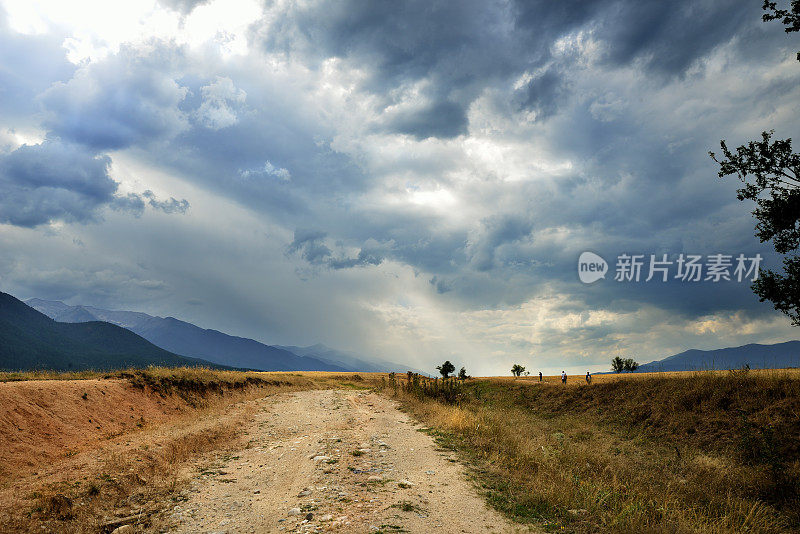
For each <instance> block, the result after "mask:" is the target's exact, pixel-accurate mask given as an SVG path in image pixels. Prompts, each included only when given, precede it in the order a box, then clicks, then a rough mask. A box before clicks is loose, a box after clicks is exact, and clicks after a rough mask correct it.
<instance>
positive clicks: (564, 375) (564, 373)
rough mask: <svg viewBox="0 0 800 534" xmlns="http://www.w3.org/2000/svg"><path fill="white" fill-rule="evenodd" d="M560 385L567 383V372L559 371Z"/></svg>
mask: <svg viewBox="0 0 800 534" xmlns="http://www.w3.org/2000/svg"><path fill="white" fill-rule="evenodd" d="M561 383H562V384H566V383H567V372H566V371H561Z"/></svg>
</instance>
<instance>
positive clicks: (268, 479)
mask: <svg viewBox="0 0 800 534" xmlns="http://www.w3.org/2000/svg"><path fill="white" fill-rule="evenodd" d="M256 402H258V403H260V405H261V406H260V408H261V409H260V410H259V412H258V413H257V415H256V416H255V418H253V419H252V422H251V427H250V428H249V429H248V434H249V437H250V443H249V445H248V447H247V448H245V449H243V450H241V451H239V452H236V453H234V454H232V455H230V456H227V457H226V458H223V459H221V460H220V461H219V462H218V463H217V464H216V465H215V466H214V467H213V468H206V469H205V471H204V472H203V473H202V474H200V475H199V476H198V478H197V479H196V480H194V481H193V482H192V484H191V490H190V491H189V492H188V494H187V496H188V500H187V501H186V502H182V503H179V504H178V505H177V506H175V508H174V510H173V511H172V514H171V516H170V521H171V531H172V532H179V533H196V532H244V533H256V532H327V531H335V532H386V533H388V532H420V533H424V532H442V533H450V532H454V533H459V532H496V533H500V532H522V531H525V532H527V531H528V528H527V527H520V526H517V525H514V524H512V523H510V522H509V521H507V520H506V519H504V518H503V517H502V516H500V515H499V514H498V513H497V512H496V511H494V510H492V509H489V508H488V507H487V505H486V504H485V502H484V501H483V500H482V498H481V497H479V496H478V494H477V493H476V491H475V490H474V488H473V487H472V485H471V483H470V482H469V481H467V479H466V478H465V476H464V472H463V467H462V466H461V465H459V464H458V463H456V462H455V460H454V459H453V458H451V457H450V456H449V454H448V453H447V452H446V451H443V450H441V449H437V447H436V445H435V443H434V441H433V440H432V438H430V437H429V436H428V435H427V434H425V433H423V432H420V431H419V429H420V428H421V427H420V426H419V425H417V424H416V423H415V422H414V421H413V420H411V419H410V417H408V416H407V415H405V414H404V413H402V412H400V411H399V410H398V409H397V408H396V406H395V405H394V403H393V402H392V401H390V400H389V399H386V398H385V397H382V396H379V395H376V394H374V393H368V392H361V391H347V390H326V391H304V392H298V393H294V394H287V395H281V396H280V397H277V398H275V397H273V398H265V399H261V400H259V401H256Z"/></svg>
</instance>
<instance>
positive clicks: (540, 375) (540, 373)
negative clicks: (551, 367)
mask: <svg viewBox="0 0 800 534" xmlns="http://www.w3.org/2000/svg"><path fill="white" fill-rule="evenodd" d="M541 381H542V372H541V371H539V382H541Z"/></svg>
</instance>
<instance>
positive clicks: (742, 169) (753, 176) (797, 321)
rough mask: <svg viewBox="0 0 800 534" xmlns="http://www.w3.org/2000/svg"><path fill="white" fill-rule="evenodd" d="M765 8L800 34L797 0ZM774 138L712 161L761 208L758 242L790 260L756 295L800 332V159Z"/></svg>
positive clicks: (767, 16) (758, 283) (765, 136)
mask: <svg viewBox="0 0 800 534" xmlns="http://www.w3.org/2000/svg"><path fill="white" fill-rule="evenodd" d="M762 8H763V9H764V11H765V13H764V15H763V17H762V19H763V20H764V21H766V22H769V21H772V20H780V21H781V22H783V24H784V25H785V26H786V27H785V28H784V31H786V32H787V33H791V32H796V31H800V0H792V1H791V5H790V9H778V8H777V2H770V1H769V0H765V1H764V4H763V6H762ZM797 60H798V61H800V52H798V53H797ZM774 133H775V132H774V131H772V130H771V131H769V132H762V133H761V140H760V141H750V142H749V143H747V144H745V145H742V146H740V147H738V148H737V149H736V151H735V152H734V151H732V150H730V149H729V148H728V145H727V144H726V143H725V141H724V140H723V141H720V148H721V149H722V156H723V157H722V159H717V156H716V154H714V153H713V152H709V155H710V156H711V158H712V159H713V160H714V161H715V162H717V163H718V164H719V167H720V168H719V173H718V174H719V177H720V178H724V177H726V176H731V175H734V176H736V177H737V178H738V179H739V180H740V181H741V182H742V183H743V184H744V185H743V187H742V188H740V189H739V190H738V191H737V198H738V199H739V200H742V201H744V200H752V201H754V202H755V203H756V208H755V209H754V210H753V216H754V217H755V218H756V220H757V221H758V223H757V224H756V236H757V237H758V238H759V239H760V240H761V242H762V243H764V242H767V241H772V244H773V246H774V247H775V251H776V252H778V253H779V254H783V255H784V258H783V267H784V268H783V272H780V271H773V270H770V269H763V268H760V269H759V274H758V278H757V279H756V280H755V281H754V282H753V285H752V288H753V292H755V294H756V295H758V297H759V300H760V301H761V302H764V301H769V302H771V303H772V304H773V306H775V309H776V310H779V311H781V312H783V313H784V314H786V315H787V316H788V317H789V318H790V319H791V320H792V325H794V326H800V256H798V253H797V250H798V247H800V154H798V153H795V152H792V140H791V139H775V140H773V139H772V136H773V134H774Z"/></svg>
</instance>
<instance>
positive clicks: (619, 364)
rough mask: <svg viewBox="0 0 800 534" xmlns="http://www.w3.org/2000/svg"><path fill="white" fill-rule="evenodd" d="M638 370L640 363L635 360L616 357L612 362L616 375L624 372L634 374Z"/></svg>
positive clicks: (612, 368)
mask: <svg viewBox="0 0 800 534" xmlns="http://www.w3.org/2000/svg"><path fill="white" fill-rule="evenodd" d="M638 368H639V363H638V362H637V361H636V360H634V359H633V358H625V359H622V358H620V357H619V356H614V359H613V360H611V370H612V371H614V372H615V373H621V372H622V371H628V372H629V373H632V372H633V371H635V370H637V369H638Z"/></svg>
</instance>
